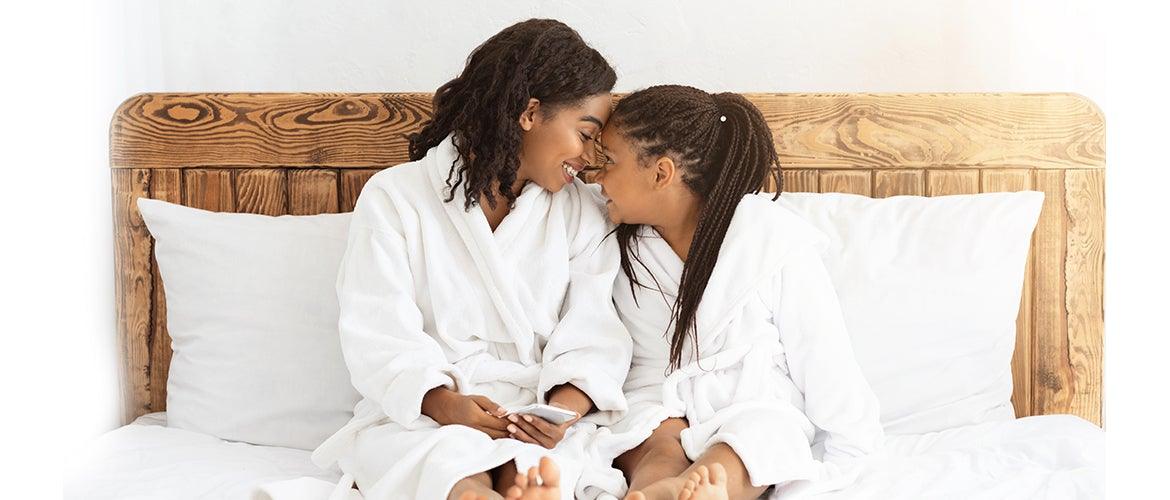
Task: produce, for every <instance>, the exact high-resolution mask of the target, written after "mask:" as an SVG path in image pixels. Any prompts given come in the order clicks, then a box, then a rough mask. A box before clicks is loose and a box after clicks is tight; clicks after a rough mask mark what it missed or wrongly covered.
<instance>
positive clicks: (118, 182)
mask: <svg viewBox="0 0 1170 500" xmlns="http://www.w3.org/2000/svg"><path fill="white" fill-rule="evenodd" d="M111 174H112V178H111V184H112V186H113V197H114V297H115V305H114V308H115V309H114V310H115V319H116V323H115V324H116V328H117V332H118V349H119V351H120V352H121V355H122V356H121V357H122V363H121V365H120V368H119V370H120V371H121V374H120V376H121V379H122V380H123V381H124V383H123V384H122V400H123V403H124V405H123V415H122V419H123V421H127V422H128V421H129V420H132V419H133V418H135V417H137V416H138V415H141V414H143V413H147V412H149V411H150V406H151V405H150V403H151V397H150V396H151V394H150V391H151V387H150V366H151V352H150V336H151V305H150V304H151V297H152V294H153V287H154V280H153V279H152V277H151V270H152V267H151V257H150V252H151V240H150V233H148V232H147V230H146V227H145V225H144V224H143V223H142V218H141V216H140V215H134V216H132V215H131V214H138V209H137V208H136V205H135V202H136V200H137V199H138V198H139V197H149V192H150V175H151V171H150V170H146V169H132V170H113V171H112V172H111Z"/></svg>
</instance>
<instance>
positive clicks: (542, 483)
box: [505, 457, 561, 500]
mask: <svg viewBox="0 0 1170 500" xmlns="http://www.w3.org/2000/svg"><path fill="white" fill-rule="evenodd" d="M505 498H506V499H507V500H560V498H561V469H559V468H558V467H557V464H556V462H553V461H552V459H551V458H548V457H541V459H540V469H539V470H538V469H537V468H536V467H533V468H531V469H528V473H527V474H516V486H513V487H511V488H508V495H507V496H506V497H505Z"/></svg>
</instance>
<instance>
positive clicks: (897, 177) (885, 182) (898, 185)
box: [873, 170, 926, 198]
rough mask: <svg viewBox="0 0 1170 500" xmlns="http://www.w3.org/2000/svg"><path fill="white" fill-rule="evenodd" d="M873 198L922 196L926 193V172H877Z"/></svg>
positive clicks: (874, 179)
mask: <svg viewBox="0 0 1170 500" xmlns="http://www.w3.org/2000/svg"><path fill="white" fill-rule="evenodd" d="M873 175H874V178H873V196H874V197H875V198H887V197H890V196H899V195H910V196H922V195H923V194H924V193H925V192H926V171H925V170H877V171H874V173H873Z"/></svg>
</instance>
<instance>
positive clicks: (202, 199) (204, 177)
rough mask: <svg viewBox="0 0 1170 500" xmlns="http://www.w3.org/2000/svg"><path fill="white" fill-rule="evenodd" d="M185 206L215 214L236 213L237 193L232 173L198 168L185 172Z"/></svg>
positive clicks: (224, 170) (223, 170)
mask: <svg viewBox="0 0 1170 500" xmlns="http://www.w3.org/2000/svg"><path fill="white" fill-rule="evenodd" d="M183 204H184V205H187V206H189V207H195V208H202V209H204V210H211V211H214V212H235V211H236V193H235V188H234V186H233V185H232V172H231V171H230V170H226V169H207V168H196V169H189V170H184V171H183Z"/></svg>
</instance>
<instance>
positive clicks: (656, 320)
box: [594, 86, 883, 500]
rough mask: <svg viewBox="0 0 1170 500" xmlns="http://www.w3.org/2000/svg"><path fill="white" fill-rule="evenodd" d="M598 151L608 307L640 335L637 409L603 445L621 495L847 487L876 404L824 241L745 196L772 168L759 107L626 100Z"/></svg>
mask: <svg viewBox="0 0 1170 500" xmlns="http://www.w3.org/2000/svg"><path fill="white" fill-rule="evenodd" d="M601 145H602V147H603V151H604V153H605V161H604V163H605V165H604V166H603V167H602V168H601V170H600V171H599V172H597V173H596V175H595V178H594V179H595V180H596V182H597V183H599V184H601V186H602V193H603V194H604V195H605V196H606V197H607V198H608V202H607V205H606V206H607V208H608V212H609V218H610V219H611V220H612V221H613V222H615V223H619V224H620V226H619V227H618V229H617V237H618V243H619V246H620V253H621V261H622V262H621V267H622V270H623V273H622V275H621V276H619V278H618V280H617V283H616V284H615V288H614V301H615V303H616V305H617V308H618V313H619V315H620V316H621V318H622V321H623V322H624V323H625V324H626V327H627V328H628V329H629V330H630V334H631V335H632V336H633V338H634V359H633V366H632V367H631V369H630V375H629V379H628V380H627V382H626V384H625V390H626V397H627V400H628V401H629V405H630V409H629V412H627V414H626V415H625V417H624V418H623V419H622V420H621V421H620V422H619V423H617V424H616V425H614V426H613V427H612V431H613V435H612V436H610V437H608V438H606V439H605V441H606V444H605V446H604V447H606V448H608V449H609V451H610V453H611V454H612V455H613V456H617V459H616V460H615V465H616V466H617V467H618V468H620V469H621V470H622V472H623V473H624V474H625V476H626V478H627V479H628V480H629V483H630V484H629V494H628V496H627V498H631V499H644V498H649V499H659V498H661V499H667V498H669V499H672V500H673V499H675V498H680V499H690V498H733V499H747V498H756V497H758V496H759V495H760V494H761V493H762V492H764V491H765V490H766V489H767V488H768V487H770V486H773V485H780V486H779V488H778V489H787V488H798V487H808V486H811V485H815V486H819V487H830V485H831V484H833V483H834V482H836V483H838V484H839V483H840V482H841V480H847V475H848V474H846V473H847V472H849V470H848V469H850V467H847V466H846V465H847V464H848V462H850V461H852V460H853V459H854V458H856V457H859V456H862V455H864V454H866V453H869V452H870V451H872V450H874V449H875V448H877V447H878V446H879V445H880V443H881V442H882V440H883V434H882V429H881V426H880V424H879V422H878V406H877V399H876V397H875V396H874V395H873V393H872V391H871V390H870V389H869V386H868V385H867V383H866V381H865V379H864V378H863V376H862V373H861V370H860V368H859V367H858V365H857V363H856V361H855V360H854V358H853V353H852V350H851V347H850V344H849V339H848V336H847V332H846V331H845V326H844V320H843V317H842V314H841V311H840V307H839V305H838V303H837V298H836V295H835V293H834V291H833V288H832V284H831V283H830V281H829V277H828V274H827V272H826V270H825V268H824V267H823V265H822V264H821V261H820V258H819V256H818V250H819V248H820V246H821V245H823V243H824V236H823V235H821V234H820V233H818V232H817V231H816V230H815V229H814V228H812V227H811V226H810V225H808V224H807V223H805V222H803V221H802V220H800V219H799V218H798V217H797V216H795V215H794V214H792V213H790V212H788V211H786V210H784V209H783V208H781V207H780V206H778V205H777V204H775V203H774V202H773V201H772V199H769V198H764V197H761V196H759V195H756V194H754V193H758V192H759V190H760V186H762V185H763V183H764V181H765V180H766V179H767V178H768V176H769V175H776V174H778V172H779V171H778V169H777V168H776V167H775V165H776V151H775V148H774V146H773V144H772V137H771V131H770V130H769V129H768V125H767V123H766V122H765V121H764V118H763V116H762V115H761V114H760V112H759V110H757V109H756V108H755V107H754V106H753V105H752V104H751V103H750V102H748V101H747V100H746V99H744V98H743V97H741V96H739V95H737V94H731V93H725V94H716V95H712V94H708V93H706V92H703V91H701V90H698V89H694V88H690V87H682V86H659V87H651V88H649V89H646V90H643V91H640V92H636V93H634V94H632V95H630V96H627V97H625V98H623V99H622V100H621V102H620V103H619V104H618V106H617V109H615V110H614V114H613V116H612V117H611V119H610V124H609V125H608V126H607V127H606V128H605V130H604V132H603V134H602V138H601ZM779 181H780V179H779V178H778V177H777V178H776V182H777V183H779ZM777 185H779V184H777ZM816 428H819V429H821V430H823V431H825V432H826V434H827V439H826V440H825V441H824V448H825V453H824V461H823V462H822V461H818V460H814V458H813V455H812V452H811V449H810V445H811V443H812V441H813V440H814V432H815V430H816ZM619 454H620V456H618V455H619ZM612 493H615V494H620V493H622V492H621V491H612Z"/></svg>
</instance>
